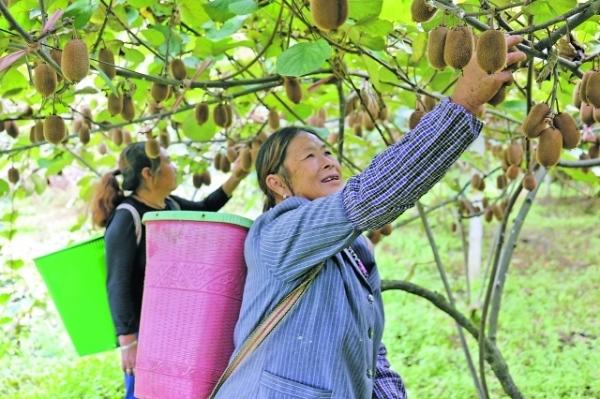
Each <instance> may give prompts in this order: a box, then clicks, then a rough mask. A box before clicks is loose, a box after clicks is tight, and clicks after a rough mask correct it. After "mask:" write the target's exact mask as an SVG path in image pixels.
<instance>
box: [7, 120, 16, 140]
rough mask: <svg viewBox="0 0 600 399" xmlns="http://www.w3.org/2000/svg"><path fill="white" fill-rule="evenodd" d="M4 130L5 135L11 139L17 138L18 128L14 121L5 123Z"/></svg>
mask: <svg viewBox="0 0 600 399" xmlns="http://www.w3.org/2000/svg"><path fill="white" fill-rule="evenodd" d="M4 128H5V129H6V134H8V135H9V136H10V137H12V138H13V139H16V138H17V137H19V127H18V126H17V123H16V122H15V121H6V122H5V123H4Z"/></svg>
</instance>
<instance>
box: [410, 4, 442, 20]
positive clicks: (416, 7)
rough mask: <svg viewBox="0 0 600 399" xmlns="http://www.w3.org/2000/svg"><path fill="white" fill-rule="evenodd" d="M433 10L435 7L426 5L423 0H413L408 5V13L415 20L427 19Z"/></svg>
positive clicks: (431, 15) (433, 12)
mask: <svg viewBox="0 0 600 399" xmlns="http://www.w3.org/2000/svg"><path fill="white" fill-rule="evenodd" d="M435 12H436V8H435V7H431V6H429V5H427V3H426V2H425V0H413V2H412V4H411V6H410V14H411V16H412V20H413V21H415V22H425V21H429V20H430V19H431V17H433V14H435Z"/></svg>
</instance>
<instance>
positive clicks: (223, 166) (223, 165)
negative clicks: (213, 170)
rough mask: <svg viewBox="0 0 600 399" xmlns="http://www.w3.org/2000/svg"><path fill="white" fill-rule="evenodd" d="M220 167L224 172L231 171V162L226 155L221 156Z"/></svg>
mask: <svg viewBox="0 0 600 399" xmlns="http://www.w3.org/2000/svg"><path fill="white" fill-rule="evenodd" d="M219 169H220V170H221V171H222V172H224V173H229V171H230V170H231V163H230V162H229V160H228V159H227V157H226V156H221V160H220V163H219Z"/></svg>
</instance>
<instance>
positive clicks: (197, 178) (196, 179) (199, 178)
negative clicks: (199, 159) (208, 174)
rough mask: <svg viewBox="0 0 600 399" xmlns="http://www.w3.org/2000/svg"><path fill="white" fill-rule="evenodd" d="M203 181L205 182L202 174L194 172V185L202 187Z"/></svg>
mask: <svg viewBox="0 0 600 399" xmlns="http://www.w3.org/2000/svg"><path fill="white" fill-rule="evenodd" d="M202 183H203V179H202V174H200V173H194V175H193V176H192V184H193V185H194V187H195V188H200V187H202Z"/></svg>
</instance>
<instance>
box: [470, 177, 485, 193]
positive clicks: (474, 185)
mask: <svg viewBox="0 0 600 399" xmlns="http://www.w3.org/2000/svg"><path fill="white" fill-rule="evenodd" d="M482 180H483V179H482V178H481V176H480V175H478V174H477V173H475V174H474V175H473V176H471V187H472V188H473V189H474V190H479V186H480V185H481V181H482Z"/></svg>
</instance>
